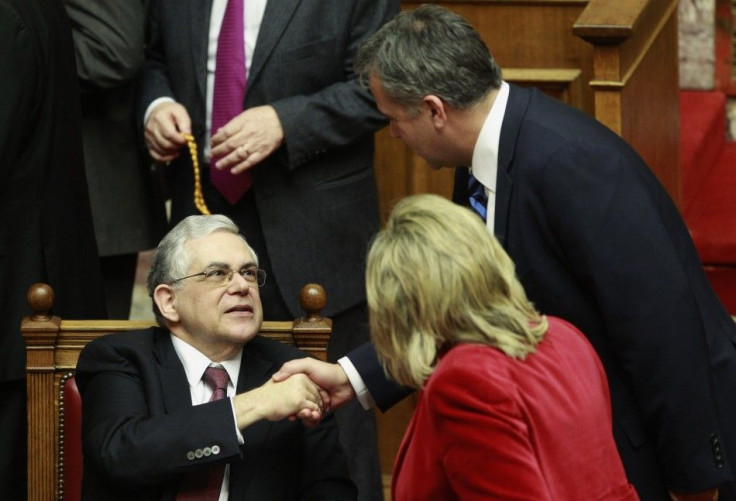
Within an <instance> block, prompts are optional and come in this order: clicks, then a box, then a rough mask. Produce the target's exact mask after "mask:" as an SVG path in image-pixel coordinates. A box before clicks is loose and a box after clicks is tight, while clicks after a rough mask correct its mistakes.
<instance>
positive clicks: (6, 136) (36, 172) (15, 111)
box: [0, 0, 106, 381]
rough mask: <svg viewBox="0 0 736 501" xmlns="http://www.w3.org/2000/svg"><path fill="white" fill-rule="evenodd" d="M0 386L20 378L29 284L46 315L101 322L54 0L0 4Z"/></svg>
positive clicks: (66, 39)
mask: <svg viewBox="0 0 736 501" xmlns="http://www.w3.org/2000/svg"><path fill="white" fill-rule="evenodd" d="M0 46H2V47H3V49H2V50H0V74H2V75H3V78H0V319H2V320H0V327H1V330H0V332H2V334H0V381H6V380H10V379H23V378H24V377H25V350H24V347H23V340H22V339H21V336H20V331H19V326H20V321H21V319H22V318H23V316H24V315H26V314H28V312H29V310H28V304H27V302H26V294H27V292H28V288H29V287H30V286H31V285H32V284H33V283H35V282H47V283H49V284H50V285H51V286H52V287H53V288H54V291H55V292H56V298H57V299H56V301H55V304H54V313H55V314H57V315H61V316H64V317H69V318H104V317H105V316H106V313H105V303H104V296H103V294H102V281H101V278H100V270H99V261H98V257H97V247H96V245H95V240H94V233H93V229H92V219H91V216H90V205H89V196H88V191H87V181H86V179H85V175H84V161H83V158H82V138H81V133H80V112H79V90H78V88H77V77H76V72H75V65H74V49H73V47H72V37H71V31H70V28H69V23H68V20H67V17H66V13H65V12H64V8H63V6H62V5H61V3H60V2H58V1H57V0H34V1H25V0H2V1H0Z"/></svg>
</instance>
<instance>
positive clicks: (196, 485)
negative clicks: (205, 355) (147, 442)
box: [176, 367, 230, 501]
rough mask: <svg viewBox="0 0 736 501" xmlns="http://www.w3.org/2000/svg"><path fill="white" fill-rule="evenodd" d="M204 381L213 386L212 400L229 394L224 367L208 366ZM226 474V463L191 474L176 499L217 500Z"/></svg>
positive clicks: (186, 500) (190, 500)
mask: <svg viewBox="0 0 736 501" xmlns="http://www.w3.org/2000/svg"><path fill="white" fill-rule="evenodd" d="M202 381H204V383H205V384H206V385H207V386H209V387H210V388H212V397H210V402H212V401H214V400H220V399H223V398H225V397H226V396H227V384H228V382H230V376H228V374H227V371H226V370H225V369H223V368H222V367H207V369H206V370H205V371H204V375H203V376H202ZM224 474H225V465H224V464H216V465H213V466H210V467H208V468H205V469H203V470H201V471H200V472H197V473H196V474H193V475H189V476H187V477H186V478H185V479H184V482H182V485H181V487H180V488H179V492H178V494H177V495H176V501H217V500H218V499H220V490H221V488H222V478H223V475H224Z"/></svg>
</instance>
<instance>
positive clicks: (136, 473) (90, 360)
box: [77, 338, 240, 488]
mask: <svg viewBox="0 0 736 501" xmlns="http://www.w3.org/2000/svg"><path fill="white" fill-rule="evenodd" d="M104 339H105V338H101V339H100V340H98V341H96V342H93V343H91V344H89V345H88V346H87V347H86V348H85V349H84V351H83V352H82V354H81V355H80V358H79V362H78V364H77V382H78V385H79V388H80V392H81V395H82V406H83V413H82V418H83V419H82V447H83V452H84V459H85V468H87V467H90V468H93V469H95V470H97V471H100V472H102V474H103V475H104V476H105V477H106V478H109V479H111V480H112V481H113V482H117V483H119V484H120V485H124V486H125V487H126V488H129V487H132V486H144V485H148V484H153V483H160V482H163V481H166V480H168V479H171V478H173V477H175V476H179V475H183V474H186V473H187V472H189V471H190V469H191V468H194V467H201V466H202V465H203V464H206V463H214V462H221V461H227V460H231V459H233V458H234V457H237V456H238V455H239V453H240V447H239V444H238V439H237V436H236V432H235V427H234V426H233V424H234V417H233V413H232V407H231V404H230V401H229V400H228V399H223V400H219V401H216V402H210V403H206V404H202V405H198V406H185V407H183V408H181V409H179V410H175V411H173V412H167V411H166V410H165V407H164V402H163V400H164V396H163V395H162V394H161V393H162V390H161V388H158V387H152V385H151V383H150V381H156V380H157V378H155V377H148V378H144V372H145V371H148V370H151V369H150V367H148V368H144V365H143V364H139V363H137V361H136V360H135V358H134V357H131V356H128V354H127V353H125V350H121V349H118V348H116V347H114V346H112V345H110V344H108V343H106V342H104V341H103V340H104ZM100 341H103V342H100ZM144 379H148V380H149V383H148V384H144ZM154 386H155V385H154ZM186 394H187V395H188V394H189V390H188V387H187V388H186ZM206 446H209V447H210V448H211V449H212V446H217V447H219V449H220V450H219V453H217V454H211V455H207V456H202V457H200V458H194V459H192V458H191V457H190V456H191V455H188V453H190V452H191V451H196V450H197V449H200V450H202V449H203V447H206Z"/></svg>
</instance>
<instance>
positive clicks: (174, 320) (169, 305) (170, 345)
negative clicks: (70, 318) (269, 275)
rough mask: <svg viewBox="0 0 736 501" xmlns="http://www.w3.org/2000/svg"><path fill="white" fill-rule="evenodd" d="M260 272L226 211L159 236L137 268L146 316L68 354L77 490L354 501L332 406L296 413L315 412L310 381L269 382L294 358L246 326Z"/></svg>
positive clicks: (256, 314)
mask: <svg viewBox="0 0 736 501" xmlns="http://www.w3.org/2000/svg"><path fill="white" fill-rule="evenodd" d="M265 279H266V276H265V273H264V272H263V271H262V270H259V269H258V258H257V256H256V255H255V253H254V252H253V250H252V249H251V248H250V246H249V245H248V244H247V242H246V241H245V239H244V238H243V237H242V236H241V235H240V234H239V232H238V228H237V226H235V224H234V223H233V222H232V221H231V220H230V219H228V218H227V217H225V216H221V215H218V216H190V217H188V218H186V219H184V220H183V221H181V222H180V223H179V224H178V225H177V226H176V227H174V228H173V229H172V230H171V231H170V232H169V233H168V234H167V235H166V236H165V237H164V239H163V240H162V241H161V243H160V244H159V246H158V249H157V250H156V254H155V256H154V259H153V264H152V268H151V271H150V273H149V276H148V292H149V294H150V295H151V298H152V299H153V310H154V313H155V315H156V319H157V321H158V324H159V327H153V328H150V329H147V330H141V331H131V332H125V333H120V334H111V335H108V336H103V337H101V338H99V339H97V340H95V341H93V342H92V343H90V344H89V345H88V346H87V347H86V348H85V349H84V351H83V352H82V354H81V355H80V357H79V362H78V364H77V373H76V380H77V384H78V386H79V389H80V392H81V394H82V404H83V412H82V442H83V451H84V479H83V486H82V497H83V498H84V499H105V500H110V499H121V500H122V499H125V500H131V499H135V500H136V501H141V500H148V499H151V500H153V499H157V500H158V499H161V500H162V499H171V500H174V499H176V500H184V499H212V500H227V499H237V500H258V501H262V500H264V499H267V500H302V499H310V500H312V499H315V500H317V499H324V500H328V499H329V500H342V499H345V500H347V499H350V500H354V499H355V498H356V490H355V486H354V485H353V483H352V482H351V481H350V479H349V476H348V473H347V463H346V459H345V456H344V455H343V452H342V450H341V449H340V445H339V443H338V438H337V430H336V428H335V424H334V420H333V419H332V417H331V416H329V415H328V416H325V419H323V420H322V422H321V423H320V424H319V425H317V426H314V427H309V426H305V425H304V424H303V423H307V424H311V423H313V422H315V421H316V420H317V419H318V418H319V417H321V405H322V402H321V399H320V395H319V389H318V388H317V387H316V386H315V385H314V384H312V383H311V382H310V381H309V380H308V379H307V378H306V377H301V376H300V377H291V378H289V379H287V380H285V381H283V382H281V383H273V382H271V381H269V379H270V376H271V374H272V373H274V372H275V371H276V370H277V369H278V368H279V367H280V366H281V364H282V363H284V362H285V361H287V360H290V359H294V358H301V357H304V356H305V355H304V353H302V352H300V351H298V350H296V349H294V348H291V347H288V346H286V345H284V344H281V343H279V342H277V341H273V340H269V339H267V338H264V337H261V336H258V332H259V330H260V328H261V323H262V322H263V313H262V307H261V300H260V296H259V286H262V285H263V283H264V281H265ZM289 417H291V419H285V418H289ZM295 417H298V418H301V419H295Z"/></svg>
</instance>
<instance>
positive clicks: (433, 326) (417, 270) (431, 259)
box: [366, 195, 638, 501]
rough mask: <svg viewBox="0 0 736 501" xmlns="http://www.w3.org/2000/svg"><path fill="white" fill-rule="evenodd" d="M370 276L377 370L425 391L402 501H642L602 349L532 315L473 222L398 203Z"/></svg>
mask: <svg viewBox="0 0 736 501" xmlns="http://www.w3.org/2000/svg"><path fill="white" fill-rule="evenodd" d="M366 278H367V288H368V305H369V308H370V324H371V335H372V337H373V343H374V345H375V348H376V350H377V352H378V355H379V358H380V359H381V361H382V363H383V365H384V367H385V369H386V370H387V372H388V373H389V374H390V375H391V376H392V377H393V379H395V380H396V381H398V382H399V383H401V384H403V385H406V386H408V387H411V388H415V389H420V390H421V391H420V392H419V396H418V403H417V407H416V410H415V412H414V416H413V419H412V421H411V423H410V424H409V427H408V429H407V431H406V435H405V436H404V440H403V443H402V445H401V448H400V450H399V454H398V457H397V459H396V466H395V470H394V478H393V487H392V490H393V499H394V500H397V501H405V500H412V499H416V500H427V499H443V500H449V499H463V500H472V499H478V500H480V499H482V500H488V499H503V500H511V499H533V500H535V501H539V500H545V499H549V500H580V499H590V500H593V499H596V500H597V499H606V500H635V499H638V496H637V494H636V492H635V491H634V489H633V487H632V486H631V485H630V484H629V483H628V482H627V480H626V476H625V473H624V469H623V466H622V463H621V460H620V458H619V455H618V452H617V450H616V445H615V443H614V440H613V435H612V431H611V406H610V401H609V396H608V386H607V381H606V376H605V373H604V371H603V368H602V366H601V364H600V362H599V360H598V358H597V356H596V354H595V352H594V351H593V348H592V347H591V346H590V344H589V343H588V341H587V340H586V339H585V337H584V336H583V335H582V334H581V333H580V332H579V331H578V330H577V329H576V328H575V327H573V326H572V325H570V324H568V323H566V322H564V321H563V320H561V319H559V318H554V317H546V316H544V315H541V314H539V313H538V312H537V311H536V310H535V309H534V306H533V305H532V304H531V303H530V302H529V301H528V300H527V298H526V294H525V293H524V290H523V288H522V286H521V284H520V283H519V282H518V281H517V279H516V278H515V276H514V266H513V263H512V262H511V259H510V258H509V257H508V255H507V254H506V253H505V251H504V250H503V249H502V248H501V246H500V245H499V243H498V242H497V241H496V239H495V238H494V237H493V236H491V234H490V233H489V232H488V230H487V229H486V227H485V225H484V224H483V222H482V221H481V220H480V219H479V218H478V217H477V216H476V215H474V214H472V213H471V212H470V211H469V210H468V209H466V208H463V207H460V206H457V205H455V204H453V203H451V202H449V201H447V200H445V199H443V198H441V197H439V196H435V195H417V196H413V197H409V198H406V199H404V200H402V201H401V202H399V204H398V205H397V206H396V207H395V209H394V211H393V213H392V214H391V217H390V218H389V220H388V222H387V224H386V227H385V229H384V230H383V231H381V232H380V233H379V234H378V236H377V237H376V239H375V241H374V243H373V245H372V247H371V250H370V253H369V256H368V268H367V272H366Z"/></svg>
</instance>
